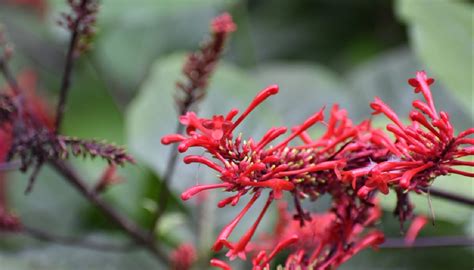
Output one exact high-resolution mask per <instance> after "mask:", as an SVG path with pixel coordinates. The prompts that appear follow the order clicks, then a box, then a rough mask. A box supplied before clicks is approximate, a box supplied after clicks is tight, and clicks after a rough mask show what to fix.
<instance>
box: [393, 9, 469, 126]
mask: <svg viewBox="0 0 474 270" xmlns="http://www.w3.org/2000/svg"><path fill="white" fill-rule="evenodd" d="M397 4H398V5H397V9H398V14H399V16H400V18H401V19H403V20H404V21H405V22H406V23H407V24H408V26H409V34H410V39H411V42H412V44H413V47H414V49H415V51H416V52H417V54H418V55H419V56H420V57H421V59H422V60H423V61H424V62H425V63H426V65H427V66H428V67H429V68H430V69H433V71H434V72H435V73H436V75H437V76H438V77H439V78H440V79H441V80H442V81H443V82H445V83H446V85H447V86H448V88H449V90H451V91H452V92H453V93H456V95H457V98H458V99H459V100H460V101H462V102H463V103H464V104H465V105H466V106H469V107H467V108H469V109H470V114H471V115H472V116H473V117H474V107H473V106H472V105H473V104H472V102H473V99H472V91H473V90H472V83H473V65H472V63H473V61H474V58H473V52H474V47H473V41H474V40H473V38H474V28H473V15H474V6H473V4H472V3H468V2H459V1H430V0H418V1H412V0H399V1H398V2H397Z"/></svg>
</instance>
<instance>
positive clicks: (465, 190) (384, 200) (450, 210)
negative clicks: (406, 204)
mask: <svg viewBox="0 0 474 270" xmlns="http://www.w3.org/2000/svg"><path fill="white" fill-rule="evenodd" d="M433 187H434V188H437V189H440V190H444V191H448V192H451V193H454V194H459V195H462V196H466V197H472V195H473V194H474V185H473V184H472V180H471V179H467V178H466V177H463V176H460V175H455V174H452V175H449V176H442V177H438V178H436V180H435V181H434V183H433ZM410 198H411V200H412V202H413V204H414V205H415V206H416V207H415V213H418V214H423V215H425V216H427V217H431V211H430V209H429V205H428V196H426V195H418V194H415V193H411V195H410ZM431 201H432V206H433V211H434V213H435V220H436V219H441V220H449V221H451V222H456V223H463V222H468V221H469V220H470V219H471V217H472V214H474V211H473V210H472V208H471V207H469V206H466V205H462V204H457V203H454V202H451V201H447V200H444V199H441V198H437V197H435V196H431ZM380 202H381V204H382V206H383V207H384V208H385V209H387V210H389V211H391V210H393V209H395V203H396V195H395V193H394V192H390V194H389V195H387V196H382V197H381V200H380Z"/></svg>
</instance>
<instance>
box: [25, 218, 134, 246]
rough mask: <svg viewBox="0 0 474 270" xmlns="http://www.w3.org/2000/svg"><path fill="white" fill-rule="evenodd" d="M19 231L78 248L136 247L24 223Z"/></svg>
mask: <svg viewBox="0 0 474 270" xmlns="http://www.w3.org/2000/svg"><path fill="white" fill-rule="evenodd" d="M20 233H22V234H24V235H26V236H29V237H31V238H34V239H36V240H39V241H45V242H52V243H56V244H60V245H65V246H75V247H80V248H85V249H93V250H100V251H106V252H127V251H131V250H133V249H134V248H136V247H137V245H136V244H134V243H128V244H125V245H123V244H122V245H117V244H110V243H100V242H96V241H90V240H85V239H82V238H77V237H69V236H60V235H54V234H50V233H48V232H46V231H42V230H40V229H37V228H32V227H28V226H24V225H23V227H22V230H21V231H20Z"/></svg>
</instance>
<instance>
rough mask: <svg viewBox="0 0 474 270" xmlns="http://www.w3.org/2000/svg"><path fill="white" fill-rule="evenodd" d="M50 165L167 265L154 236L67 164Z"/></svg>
mask: <svg viewBox="0 0 474 270" xmlns="http://www.w3.org/2000/svg"><path fill="white" fill-rule="evenodd" d="M49 163H50V165H51V166H52V167H53V168H54V169H56V170H57V171H58V172H59V173H60V174H61V175H62V176H63V177H64V178H65V179H67V181H68V182H69V183H70V184H72V185H73V186H74V187H75V188H76V189H77V190H78V191H79V192H80V193H81V194H82V195H83V196H84V197H86V198H87V199H88V200H89V201H90V202H91V203H92V204H94V205H95V206H96V207H97V208H99V209H100V210H101V211H102V212H103V213H104V215H106V216H107V217H108V218H110V220H111V221H113V222H114V223H115V224H117V225H118V226H119V227H120V228H121V229H122V230H123V231H124V232H126V233H127V234H128V235H129V236H130V237H131V238H132V239H133V240H134V241H135V242H136V243H137V244H139V245H141V246H143V247H145V248H146V249H148V251H150V252H151V253H152V254H153V255H154V256H155V257H156V258H157V259H159V260H160V261H162V262H165V263H167V261H168V259H167V256H166V254H165V252H164V251H163V250H161V249H159V248H158V247H157V246H155V245H154V241H153V237H152V235H150V234H148V233H147V232H144V231H142V230H141V229H140V228H139V227H138V226H137V225H136V224H135V223H133V222H132V221H131V220H128V219H126V218H124V217H123V216H121V215H120V214H119V213H117V212H116V210H115V209H113V208H112V207H111V206H109V205H108V204H107V203H106V202H104V201H103V200H102V199H101V198H100V197H99V196H98V195H97V194H96V193H95V192H93V191H91V190H89V189H88V188H87V186H86V184H85V181H84V180H83V179H82V178H81V177H80V176H79V175H78V174H77V173H76V171H75V170H74V169H73V168H72V167H71V166H70V165H69V164H67V163H66V162H64V161H61V160H50V161H49Z"/></svg>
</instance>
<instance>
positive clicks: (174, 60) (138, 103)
mask: <svg viewBox="0 0 474 270" xmlns="http://www.w3.org/2000/svg"><path fill="white" fill-rule="evenodd" d="M184 61H185V57H184V55H182V54H179V55H176V54H175V55H171V56H168V57H166V58H163V59H160V60H158V61H157V62H156V63H155V64H154V66H153V68H152V70H151V71H150V74H149V77H148V78H147V80H146V81H145V82H144V84H143V85H142V87H141V90H140V94H139V95H138V96H137V98H135V100H134V101H133V102H132V103H131V105H130V107H129V110H128V112H127V119H126V126H127V135H128V142H129V143H128V145H129V147H130V150H131V151H132V153H133V154H134V156H135V157H136V158H137V159H138V160H140V161H143V162H144V163H146V164H147V165H148V166H149V167H150V168H152V169H153V170H154V171H155V172H157V173H163V170H164V168H165V166H166V162H167V158H168V154H169V152H170V151H171V147H169V146H164V145H162V144H161V141H160V140H161V137H163V136H164V135H167V134H170V133H173V132H175V128H176V123H177V121H178V116H177V115H176V110H175V105H174V104H175V103H174V99H173V95H174V93H175V91H176V85H175V84H176V82H177V81H178V80H179V79H180V78H181V76H182V75H181V67H182V65H183V64H184ZM257 90H258V88H257V86H256V83H254V82H253V80H252V79H251V78H249V76H248V75H247V74H245V73H243V72H242V71H241V70H239V69H237V68H235V67H233V66H230V65H227V64H225V63H220V64H219V67H218V71H217V72H216V74H215V75H214V76H213V77H212V79H211V82H210V85H209V88H208V96H207V98H206V100H205V101H204V102H203V103H201V104H199V109H200V114H201V115H203V116H205V115H207V116H210V115H212V114H225V113H227V111H228V110H229V109H230V108H233V107H237V108H245V106H246V105H247V104H248V103H247V102H248V101H249V100H251V98H252V97H253V96H254V95H255V94H256V92H257ZM178 162H179V163H178V164H179V165H178V168H179V169H178V171H177V174H176V175H175V179H176V181H173V186H174V187H175V188H177V187H180V188H178V190H183V189H184V188H185V187H189V186H191V185H192V183H193V181H192V179H195V177H196V167H195V166H192V165H191V166H189V165H188V166H181V163H182V162H180V161H178Z"/></svg>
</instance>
